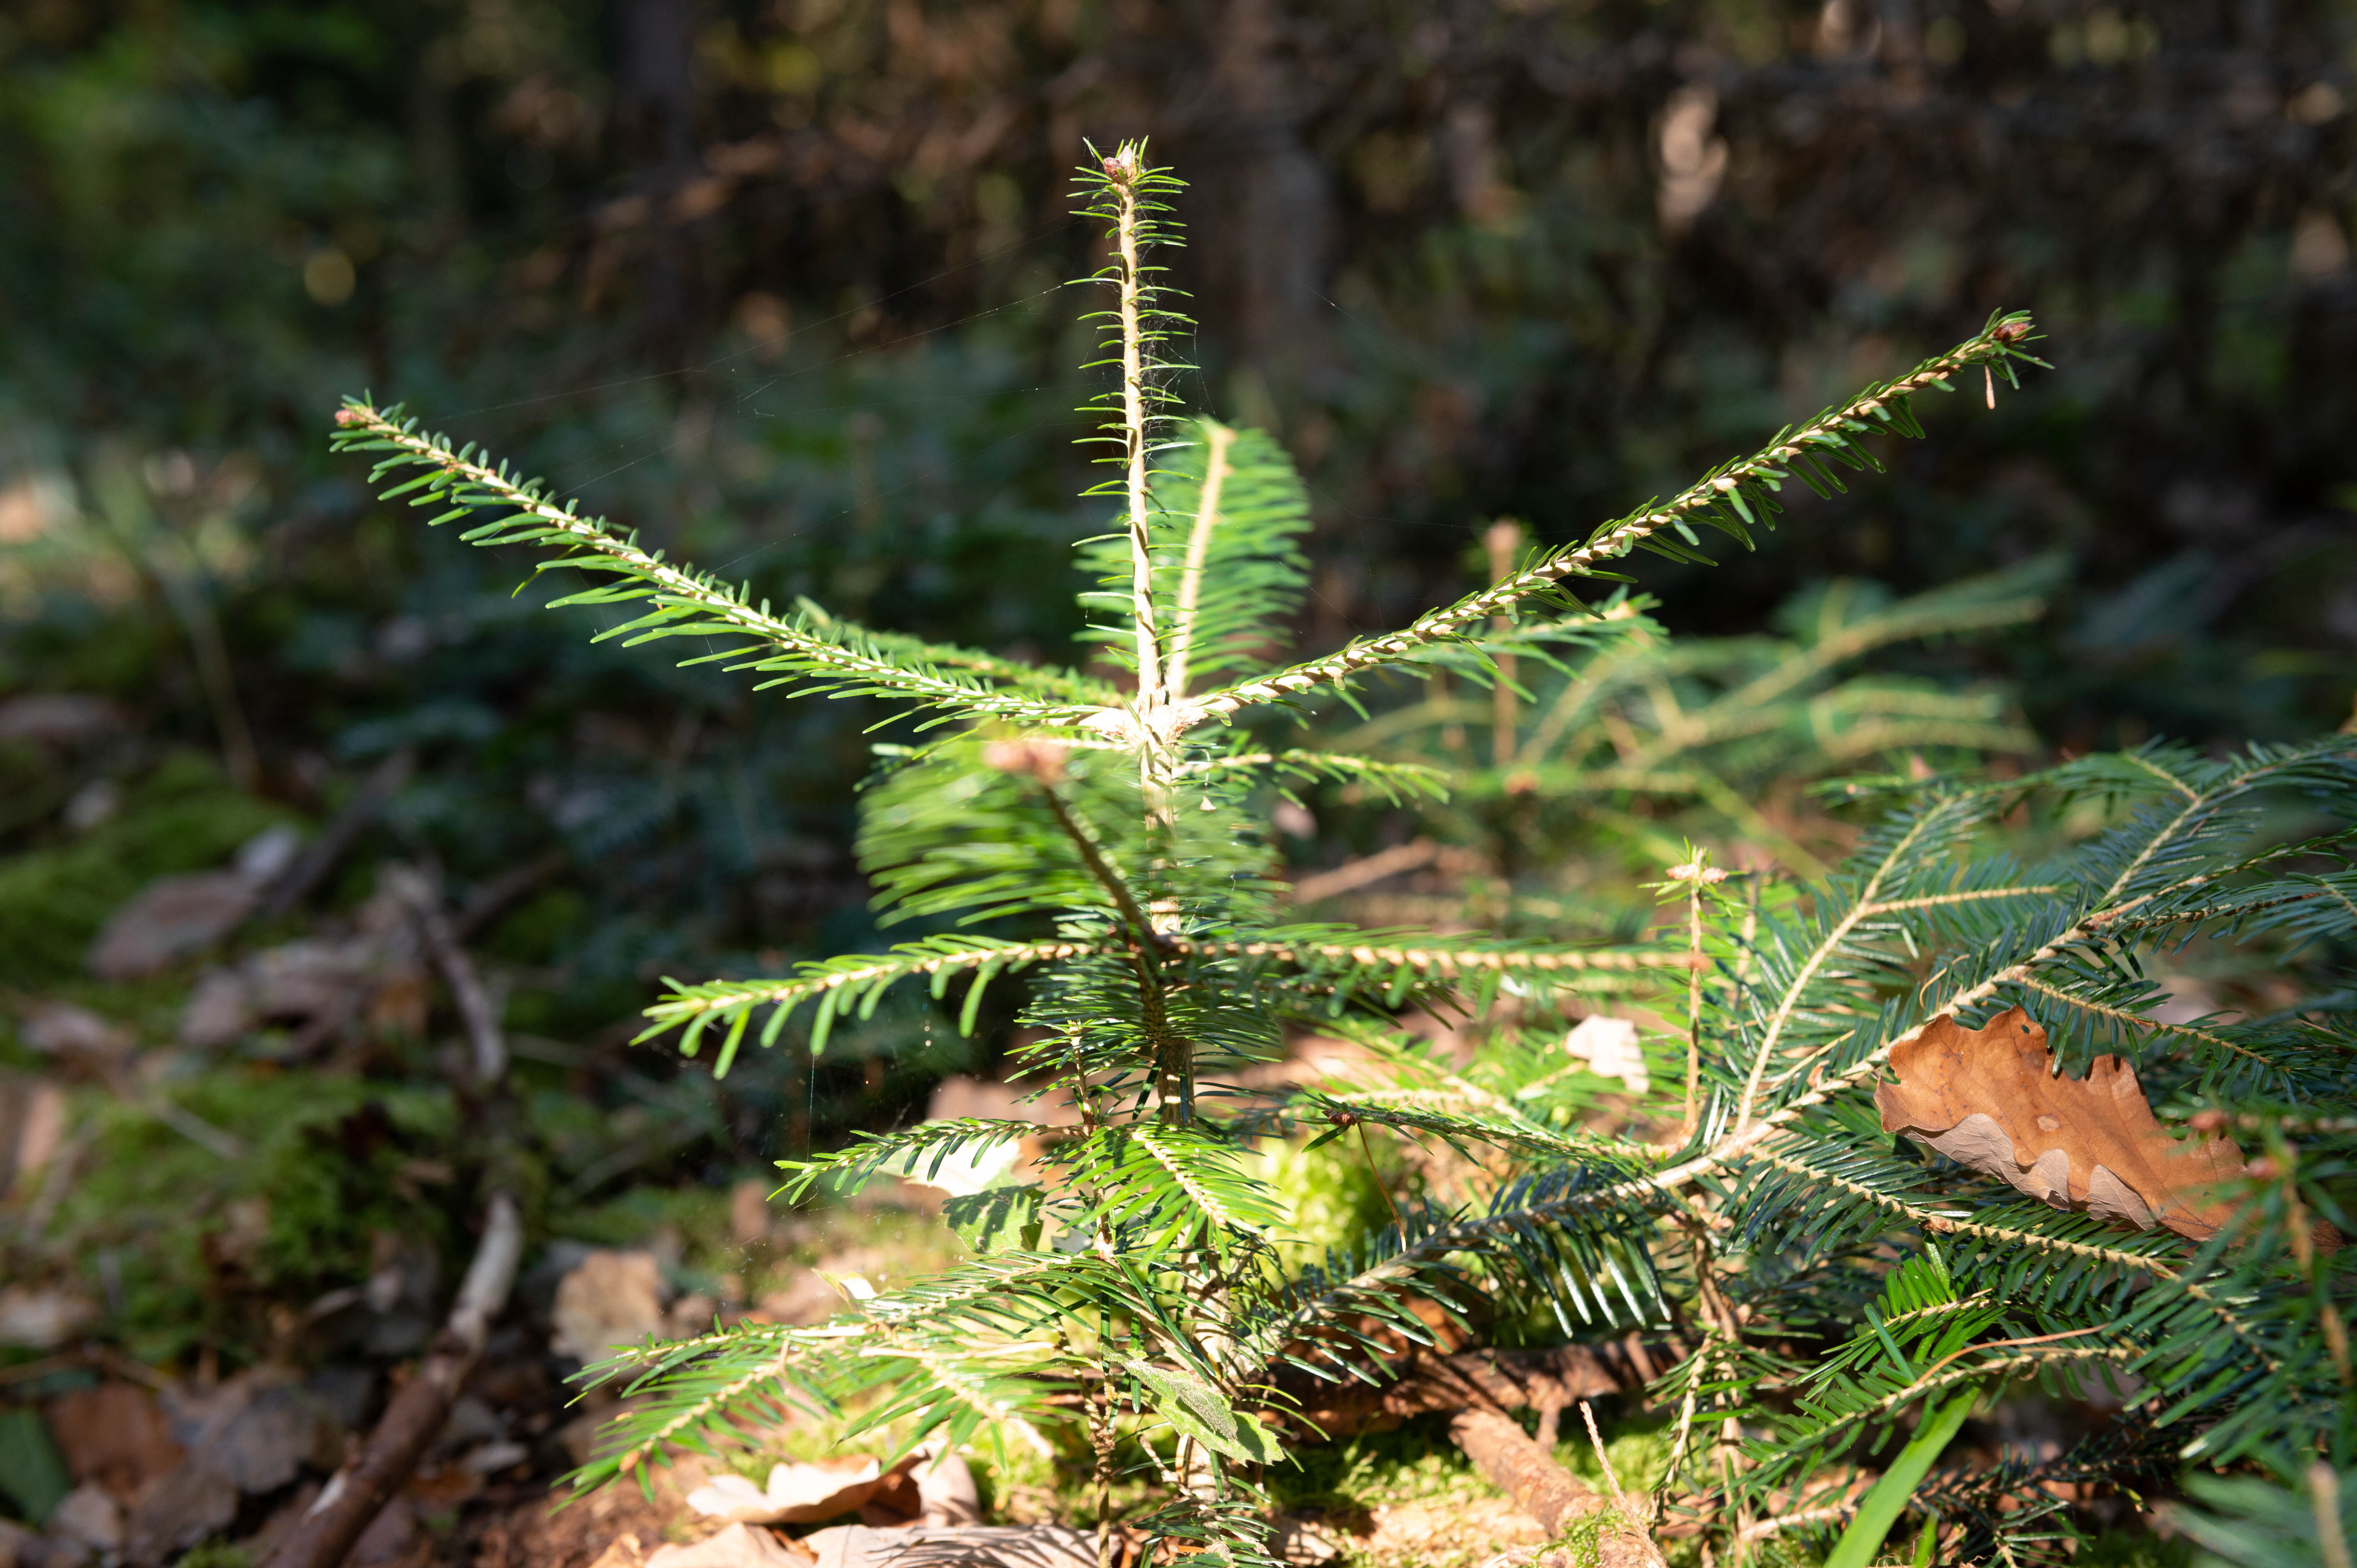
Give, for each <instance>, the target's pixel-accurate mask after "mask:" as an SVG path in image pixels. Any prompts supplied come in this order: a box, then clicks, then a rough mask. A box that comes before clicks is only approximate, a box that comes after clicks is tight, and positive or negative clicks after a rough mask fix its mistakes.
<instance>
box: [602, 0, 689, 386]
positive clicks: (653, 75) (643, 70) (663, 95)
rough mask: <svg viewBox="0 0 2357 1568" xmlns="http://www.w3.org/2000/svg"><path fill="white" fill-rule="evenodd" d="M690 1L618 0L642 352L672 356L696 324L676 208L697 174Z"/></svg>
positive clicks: (623, 147)
mask: <svg viewBox="0 0 2357 1568" xmlns="http://www.w3.org/2000/svg"><path fill="white" fill-rule="evenodd" d="M694 32H695V5H694V0H617V3H616V5H615V6H614V48H615V57H616V58H615V62H614V87H615V108H614V135H615V140H616V145H617V147H618V149H619V152H620V153H621V155H622V158H623V160H624V162H626V163H627V164H628V165H629V166H630V169H631V171H632V180H631V183H632V187H633V188H634V189H635V190H636V191H637V193H638V194H639V195H640V196H641V197H643V198H644V199H646V202H647V207H648V215H647V218H646V220H645V226H644V230H643V233H644V236H645V244H646V255H645V258H644V263H643V266H642V268H641V273H640V279H641V281H640V287H641V288H642V289H643V290H644V297H643V299H642V300H641V302H640V311H639V313H638V314H639V317H640V331H641V333H642V335H643V338H644V341H645V344H646V346H647V348H648V349H650V350H651V352H652V353H653V354H654V355H655V356H656V357H657V358H658V359H659V360H672V359H676V358H677V357H678V356H679V354H680V353H681V352H682V351H683V349H684V347H685V344H686V340H687V338H688V336H689V334H690V332H691V331H692V330H693V328H694V263H693V259H692V255H691V251H690V246H689V242H688V241H689V236H688V234H687V233H686V231H684V230H683V226H682V225H681V224H680V223H679V222H678V221H677V220H676V218H675V216H674V204H675V203H676V201H677V199H678V198H679V196H680V194H681V192H682V191H683V189H684V188H685V187H686V186H687V184H688V182H689V181H691V180H693V179H694V178H695V177H696V175H697V174H698V173H699V172H700V170H701V164H700V162H699V160H698V157H697V153H696V145H695V122H694V80H693V78H692V76H691V74H690V52H691V50H692V49H693V48H694Z"/></svg>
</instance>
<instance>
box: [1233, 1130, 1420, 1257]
mask: <svg viewBox="0 0 2357 1568" xmlns="http://www.w3.org/2000/svg"><path fill="white" fill-rule="evenodd" d="M1307 1145H1308V1140H1306V1139H1305V1140H1299V1141H1296V1142H1293V1143H1286V1144H1277V1143H1271V1144H1265V1145H1264V1146H1263V1147H1262V1149H1261V1151H1260V1153H1259V1155H1257V1156H1255V1158H1254V1161H1253V1166H1254V1169H1253V1174H1254V1176H1258V1177H1259V1178H1260V1179H1261V1180H1263V1181H1265V1182H1266V1183H1268V1185H1269V1186H1270V1187H1273V1188H1275V1191H1276V1194H1277V1196H1278V1197H1280V1198H1281V1199H1283V1201H1284V1206H1285V1208H1286V1211H1287V1212H1288V1213H1289V1214H1290V1215H1291V1216H1292V1225H1291V1234H1290V1235H1289V1236H1286V1237H1282V1238H1280V1239H1279V1240H1278V1241H1277V1250H1278V1251H1279V1252H1280V1253H1282V1254H1284V1255H1285V1257H1286V1261H1287V1262H1288V1263H1289V1264H1292V1265H1294V1266H1298V1265H1299V1264H1301V1263H1304V1262H1311V1261H1314V1260H1316V1259H1318V1258H1319V1257H1321V1256H1323V1255H1324V1254H1325V1253H1326V1251H1328V1250H1329V1249H1330V1248H1336V1247H1348V1246H1351V1245H1352V1244H1354V1243H1355V1242H1357V1241H1358V1240H1359V1239H1360V1238H1361V1237H1362V1236H1365V1235H1367V1234H1368V1233H1369V1232H1371V1231H1374V1230H1381V1229H1382V1228H1383V1226H1385V1225H1388V1224H1390V1223H1391V1219H1392V1211H1391V1206H1390V1204H1389V1202H1388V1201H1387V1200H1386V1199H1385V1197H1384V1187H1383V1178H1382V1177H1381V1176H1379V1175H1378V1173H1377V1169H1376V1167H1374V1166H1372V1165H1369V1164H1368V1162H1367V1156H1366V1154H1365V1152H1364V1149H1363V1148H1362V1146H1361V1144H1360V1143H1359V1142H1358V1140H1357V1138H1356V1136H1355V1135H1354V1134H1348V1133H1346V1134H1345V1135H1343V1136H1342V1137H1340V1138H1338V1139H1336V1140H1335V1141H1334V1142H1332V1143H1330V1144H1325V1145H1324V1146H1323V1147H1320V1148H1315V1149H1313V1148H1309V1147H1308V1146H1307Z"/></svg>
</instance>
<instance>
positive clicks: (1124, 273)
mask: <svg viewBox="0 0 2357 1568" xmlns="http://www.w3.org/2000/svg"><path fill="white" fill-rule="evenodd" d="M1143 166H1144V160H1143V158H1141V157H1140V156H1139V150H1138V149H1137V148H1135V147H1132V146H1129V145H1124V146H1123V147H1122V148H1121V150H1120V151H1119V152H1117V153H1115V154H1114V156H1112V157H1109V158H1107V159H1105V161H1104V170H1105V177H1106V179H1107V180H1108V182H1109V183H1110V186H1111V188H1112V190H1113V195H1114V243H1115V245H1116V247H1117V251H1116V254H1117V255H1118V257H1119V261H1118V262H1117V263H1116V265H1117V266H1118V268H1119V272H1120V277H1119V282H1118V285H1117V286H1118V287H1119V289H1120V291H1121V429H1122V464H1123V467H1124V470H1125V474H1124V477H1125V479H1126V481H1127V489H1128V497H1127V499H1128V501H1129V606H1130V615H1131V616H1132V617H1133V618H1135V621H1136V623H1137V628H1136V631H1137V709H1138V716H1139V717H1140V718H1141V719H1144V720H1146V730H1147V732H1148V733H1149V734H1150V733H1151V732H1152V730H1153V727H1154V726H1153V722H1152V721H1153V719H1154V717H1155V715H1156V714H1157V710H1159V709H1160V707H1161V706H1162V649H1161V638H1160V634H1159V628H1157V627H1156V626H1155V624H1154V548H1153V541H1152V539H1151V538H1150V537H1149V536H1148V532H1147V530H1148V526H1149V521H1148V513H1147V511H1146V418H1147V413H1146V396H1147V391H1146V322H1145V318H1144V317H1145V312H1144V306H1145V303H1146V302H1145V299H1144V297H1143V293H1144V287H1145V276H1144V273H1143V271H1142V269H1141V267H1140V265H1139V261H1138V255H1139V251H1140V248H1141V247H1140V244H1139V239H1140V236H1139V230H1140V229H1141V228H1142V227H1143V224H1142V223H1141V221H1140V218H1141V214H1140V213H1139V211H1138V182H1139V176H1140V174H1141V173H1142V172H1143Z"/></svg>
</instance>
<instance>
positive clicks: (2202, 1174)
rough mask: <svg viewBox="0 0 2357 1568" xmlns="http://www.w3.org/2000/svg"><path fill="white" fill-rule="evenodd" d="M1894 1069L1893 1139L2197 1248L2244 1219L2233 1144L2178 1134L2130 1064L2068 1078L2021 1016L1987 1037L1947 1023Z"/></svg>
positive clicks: (1896, 1052)
mask: <svg viewBox="0 0 2357 1568" xmlns="http://www.w3.org/2000/svg"><path fill="white" fill-rule="evenodd" d="M1890 1065H1891V1067H1892V1069H1894V1070H1895V1071H1897V1073H1898V1074H1899V1081H1898V1082H1896V1083H1886V1084H1883V1085H1882V1086H1881V1087H1880V1088H1878V1089H1877V1090H1875V1091H1874V1104H1875V1109H1877V1110H1878V1111H1880V1112H1882V1130H1883V1131H1884V1132H1886V1133H1905V1134H1906V1135H1907V1136H1908V1137H1910V1138H1912V1139H1914V1140H1915V1141H1916V1142H1917V1143H1919V1144H1928V1145H1930V1146H1931V1147H1932V1148H1934V1149H1937V1150H1938V1151H1939V1152H1940V1153H1942V1154H1943V1155H1947V1156H1948V1157H1949V1158H1950V1159H1952V1160H1954V1161H1956V1162H1958V1163H1959V1164H1961V1165H1970V1166H1971V1167H1972V1168H1973V1169H1975V1170H1976V1171H1980V1172H1982V1173H1984V1174H1985V1175H1987V1176H2002V1177H2004V1178H2005V1179H2006V1180H2007V1181H2009V1182H2011V1183H2012V1184H2013V1185H2014V1186H2015V1187H2018V1188H2019V1189H2020V1190H2021V1191H2022V1192H2024V1193H2026V1194H2028V1195H2029V1197H2036V1198H2042V1199H2044V1200H2045V1201H2046V1202H2048V1203H2050V1204H2052V1205H2053V1206H2054V1207H2055V1208H2070V1209H2076V1210H2078V1211H2080V1212H2082V1213H2085V1214H2090V1215H2093V1217H2094V1218H2096V1219H2103V1220H2108V1221H2110V1222H2111V1223H2113V1224H2115V1225H2132V1226H2134V1227H2136V1229H2137V1230H2151V1229H2152V1228H2153V1226H2154V1225H2156V1224H2160V1225H2166V1226H2168V1227H2169V1229H2170V1230H2174V1231H2176V1232H2177V1233H2178V1234H2179V1235H2180V1236H2183V1237H2186V1238H2188V1239H2190V1240H2195V1241H2201V1240H2208V1239H2209V1238H2210V1237H2211V1236H2212V1235H2214V1234H2216V1233H2217V1230H2218V1227H2220V1226H2221V1225H2223V1224H2224V1223H2225V1222H2226V1220H2227V1219H2229V1218H2230V1217H2231V1216H2232V1215H2233V1211H2234V1205H2233V1202H2232V1201H2231V1200H2225V1201H2222V1197H2223V1195H2222V1194H2221V1193H2220V1191H2219V1184H2221V1183H2222V1182H2228V1181H2232V1180H2233V1179H2234V1178H2235V1177H2236V1176H2241V1175H2242V1174H2243V1154H2242V1151H2241V1150H2239V1149H2237V1148H2236V1147H2234V1144H2233V1140H2232V1139H2230V1138H2225V1137H2222V1136H2212V1137H2207V1138H2204V1137H2200V1136H2196V1137H2193V1138H2189V1139H2184V1140H2179V1139H2177V1138H2174V1137H2172V1136H2170V1135H2169V1131H2168V1129H2166V1128H2164V1127H2163V1126H2161V1124H2160V1123H2159V1122H2157V1121H2155V1120H2153V1114H2152V1107H2151V1106H2149V1105H2147V1104H2146V1103H2145V1098H2144V1090H2142V1089H2141V1088H2139V1087H2138V1086H2137V1084H2136V1069H2134V1068H2132V1067H2130V1066H2129V1065H2128V1064H2127V1063H2126V1061H2125V1060H2123V1059H2122V1058H2119V1057H2097V1058H2095V1063H2094V1066H2093V1068H2091V1069H2089V1070H2088V1073H2087V1076H2086V1077H2085V1078H2083V1079H2072V1078H2063V1077H2061V1076H2059V1075H2058V1074H2057V1073H2056V1072H2055V1070H2054V1057H2053V1053H2051V1052H2050V1051H2049V1050H2048V1049H2047V1048H2046V1031H2045V1030H2044V1029H2043V1028H2041V1027H2040V1026H2039V1025H2038V1024H2037V1023H2035V1022H2033V1021H2032V1020H2031V1018H2030V1016H2029V1014H2027V1013H2025V1012H2023V1011H2022V1010H2021V1009H2020V1008H2018V1007H2015V1008H2012V1009H2010V1010H2009V1011H2007V1012H2004V1013H2000V1014H1999V1015H1996V1017H1994V1018H1992V1019H1990V1020H1989V1021H1988V1023H1987V1025H1986V1026H1984V1027H1982V1028H1979V1029H1967V1028H1965V1027H1964V1026H1962V1025H1960V1024H1958V1023H1957V1022H1956V1021H1955V1019H1954V1018H1953V1017H1952V1016H1950V1015H1946V1014H1942V1015H1940V1016H1939V1017H1937V1018H1934V1019H1932V1022H1931V1023H1930V1024H1929V1025H1927V1026H1925V1027H1924V1030H1923V1032H1922V1034H1921V1035H1920V1036H1917V1037H1916V1038H1914V1039H1912V1040H1910V1041H1908V1042H1907V1043H1906V1044H1904V1045H1901V1046H1897V1047H1893V1048H1892V1049H1891V1052H1890Z"/></svg>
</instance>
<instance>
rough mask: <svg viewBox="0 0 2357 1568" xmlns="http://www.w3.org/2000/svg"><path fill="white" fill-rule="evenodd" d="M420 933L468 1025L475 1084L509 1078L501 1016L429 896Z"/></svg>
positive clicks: (422, 903)
mask: <svg viewBox="0 0 2357 1568" xmlns="http://www.w3.org/2000/svg"><path fill="white" fill-rule="evenodd" d="M416 910H417V929H418V934H419V935H421V936H422V937H424V938H425V956H426V957H427V958H428V959H430V960H432V961H433V964H434V967H435V968H436V969H437V970H439V971H441V972H442V979H443V982H444V983H446V984H447V985H448V986H449V987H450V1000H451V1001H453V1002H455V1003H457V1006H458V1017H459V1019H460V1021H461V1022H463V1023H464V1024H465V1025H466V1026H467V1044H468V1047H470V1048H471V1049H472V1051H473V1053H474V1064H475V1081H476V1082H478V1083H480V1084H485V1085H490V1084H495V1083H498V1082H499V1081H500V1079H503V1078H505V1077H507V1075H508V1043H507V1041H506V1039H505V1038H503V1037H502V1036H500V1020H499V1015H498V1014H497V1013H495V1012H494V1011H493V1010H492V1007H491V998H490V993H488V992H486V991H485V990H484V989H483V980H482V976H481V975H479V974H478V973H476V972H475V964H474V961H473V960H472V959H469V958H468V956H467V950H466V949H465V948H463V947H460V946H459V945H458V938H457V933H456V932H454V931H453V930H451V929H450V921H449V919H448V918H447V917H446V916H445V915H444V914H443V913H442V908H441V904H440V902H439V901H438V900H437V899H436V898H434V897H431V896H430V895H429V896H427V897H421V898H419V899H418V900H417V902H416Z"/></svg>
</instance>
